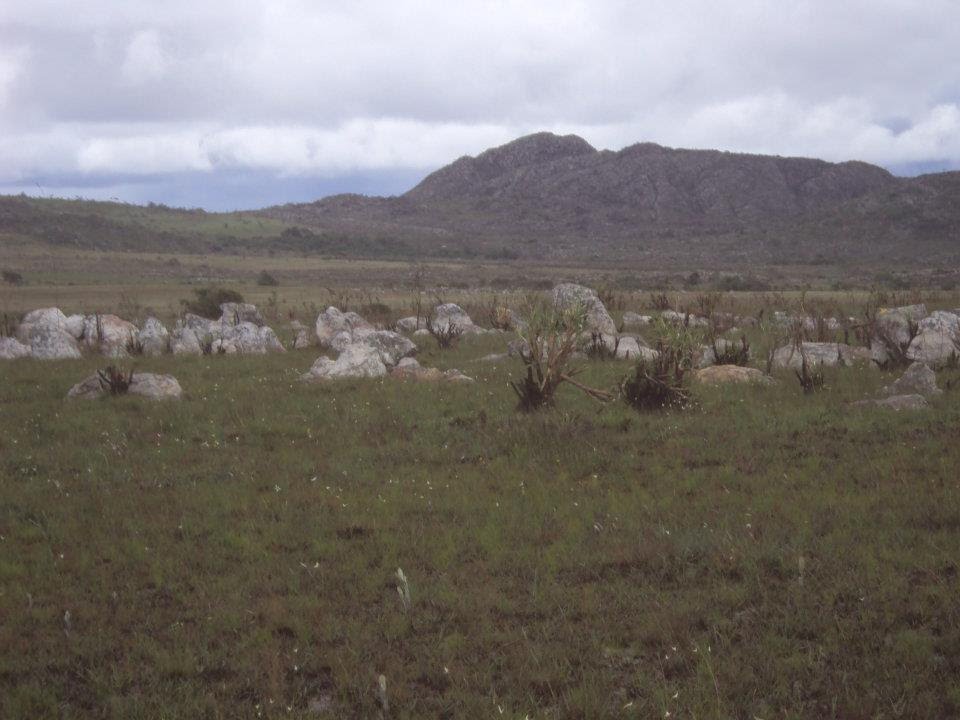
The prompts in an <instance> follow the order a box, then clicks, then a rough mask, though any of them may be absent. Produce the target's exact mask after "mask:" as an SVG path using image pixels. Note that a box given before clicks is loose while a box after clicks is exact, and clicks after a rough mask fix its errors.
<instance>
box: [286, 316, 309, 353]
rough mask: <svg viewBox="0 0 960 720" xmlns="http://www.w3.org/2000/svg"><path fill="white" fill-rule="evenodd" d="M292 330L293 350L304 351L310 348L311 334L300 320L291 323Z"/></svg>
mask: <svg viewBox="0 0 960 720" xmlns="http://www.w3.org/2000/svg"><path fill="white" fill-rule="evenodd" d="M290 329H291V330H292V331H293V349H294V350H303V349H304V348H308V347H310V334H309V333H308V332H307V329H306V328H305V327H304V326H303V325H302V324H301V323H300V321H299V320H294V321H293V322H291V323H290Z"/></svg>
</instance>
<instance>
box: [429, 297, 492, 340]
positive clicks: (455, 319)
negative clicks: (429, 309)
mask: <svg viewBox="0 0 960 720" xmlns="http://www.w3.org/2000/svg"><path fill="white" fill-rule="evenodd" d="M430 323H431V324H432V325H433V328H434V330H436V331H437V332H446V331H447V329H448V328H449V327H450V326H451V325H452V326H454V327H456V328H458V329H459V330H460V331H461V332H462V333H463V334H464V335H471V334H477V333H482V332H483V328H482V327H480V326H479V325H476V324H474V322H473V319H472V318H471V317H470V316H469V315H467V313H466V312H464V310H463V308H461V307H460V306H459V305H457V304H456V303H443V304H442V305H437V306H436V307H435V308H434V309H433V315H432V316H431V317H430Z"/></svg>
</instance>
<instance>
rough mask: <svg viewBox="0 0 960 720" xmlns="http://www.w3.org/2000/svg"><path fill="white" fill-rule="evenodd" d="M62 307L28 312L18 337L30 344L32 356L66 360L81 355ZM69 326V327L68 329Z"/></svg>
mask: <svg viewBox="0 0 960 720" xmlns="http://www.w3.org/2000/svg"><path fill="white" fill-rule="evenodd" d="M73 325H75V323H71V322H70V321H68V318H67V316H66V315H64V314H63V313H62V312H61V311H60V308H42V309H40V310H33V311H31V312H29V313H27V314H26V315H25V316H24V318H23V320H21V322H20V327H19V328H17V339H18V340H19V341H20V342H21V343H23V344H24V345H29V346H30V353H31V356H32V357H35V358H37V359H39V360H64V359H69V358H78V357H80V346H79V345H78V344H77V339H76V337H74V335H73V334H72V332H71V330H73V331H75V330H76V328H75V327H73ZM68 328H69V329H68Z"/></svg>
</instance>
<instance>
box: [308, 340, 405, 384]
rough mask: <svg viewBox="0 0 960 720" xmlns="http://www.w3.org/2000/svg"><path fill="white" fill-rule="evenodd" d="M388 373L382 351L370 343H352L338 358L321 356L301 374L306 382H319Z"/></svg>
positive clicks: (372, 376)
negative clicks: (381, 356) (382, 358)
mask: <svg viewBox="0 0 960 720" xmlns="http://www.w3.org/2000/svg"><path fill="white" fill-rule="evenodd" d="M386 374H387V366H386V365H384V364H383V361H382V360H381V359H380V353H379V352H378V351H377V349H376V348H373V347H371V346H369V345H362V344H356V345H350V346H348V347H347V348H346V349H345V350H344V351H343V352H341V353H340V355H339V356H338V357H337V359H336V360H331V359H330V358H328V357H326V356H320V357H319V358H317V360H316V362H314V364H313V367H311V368H310V370H308V371H307V372H306V373H304V374H303V375H301V376H300V379H301V380H303V381H304V382H319V381H323V380H335V379H338V378H376V377H383V376H384V375H386Z"/></svg>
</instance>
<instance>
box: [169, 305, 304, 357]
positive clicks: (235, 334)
mask: <svg viewBox="0 0 960 720" xmlns="http://www.w3.org/2000/svg"><path fill="white" fill-rule="evenodd" d="M170 349H171V351H172V352H173V353H174V354H175V355H183V354H188V355H200V354H203V353H210V354H215V355H216V354H225V355H233V354H252V355H265V354H266V353H270V352H286V348H284V347H283V344H282V343H281V342H280V340H279V339H278V338H277V335H276V333H275V332H274V331H273V330H272V329H271V328H269V327H267V326H266V325H263V326H260V325H256V324H254V323H252V322H246V321H242V322H239V323H236V324H233V323H230V322H226V321H225V320H224V319H220V320H207V319H206V318H202V317H200V316H198V315H193V314H191V313H187V314H186V315H184V317H183V320H181V321H178V322H177V325H176V327H175V328H174V330H173V334H172V335H171V338H170Z"/></svg>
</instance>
